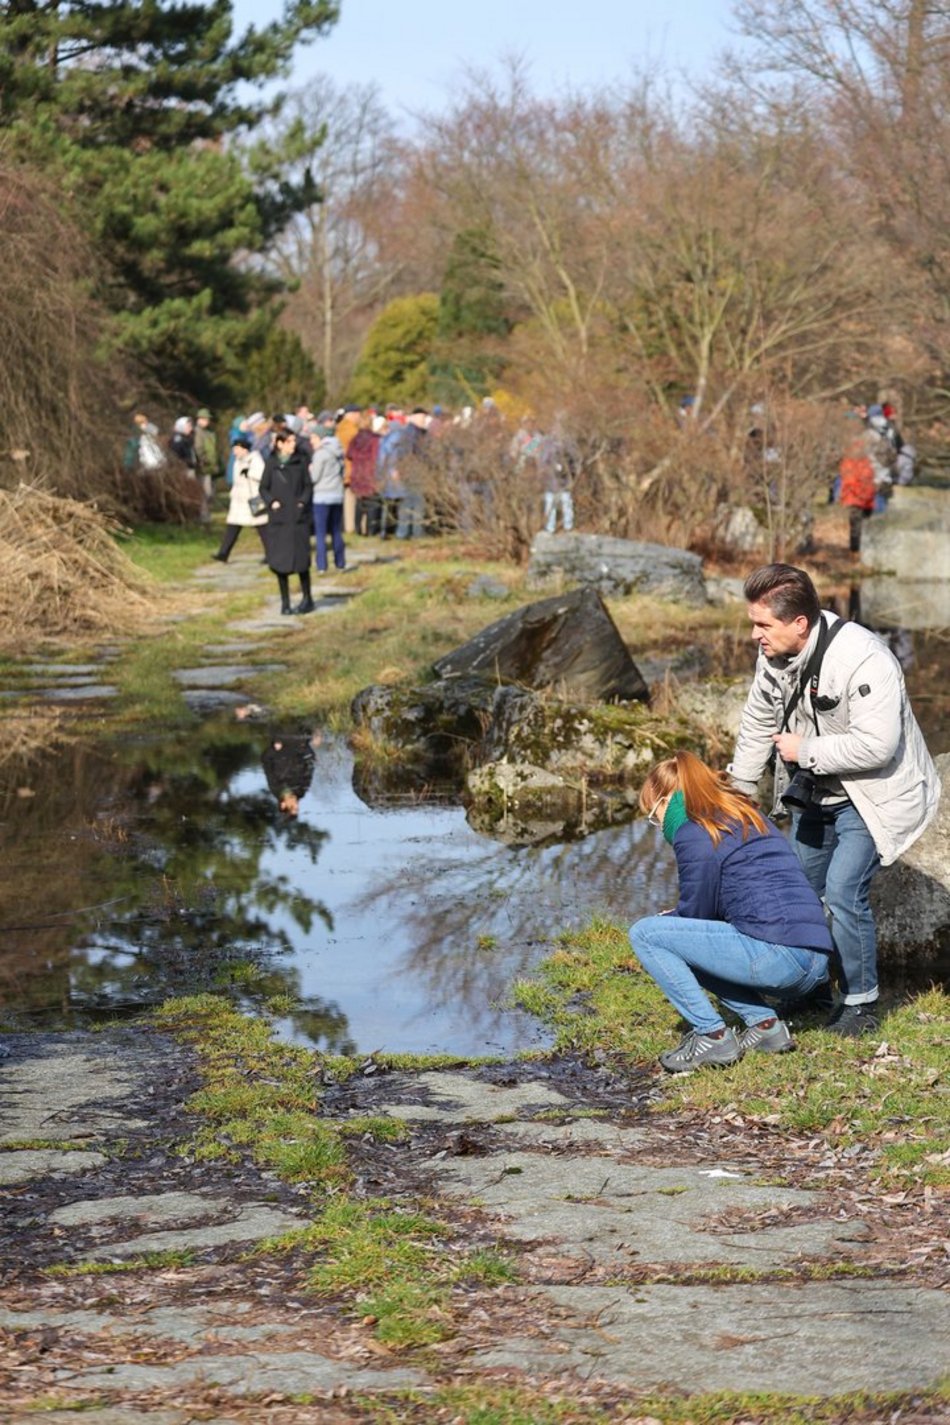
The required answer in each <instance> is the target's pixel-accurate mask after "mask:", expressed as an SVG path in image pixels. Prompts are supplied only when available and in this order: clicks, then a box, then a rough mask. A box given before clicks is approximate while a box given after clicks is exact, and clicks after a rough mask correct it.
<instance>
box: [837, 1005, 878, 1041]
mask: <svg viewBox="0 0 950 1425" xmlns="http://www.w3.org/2000/svg"><path fill="white" fill-rule="evenodd" d="M875 1003H876V1002H875V1001H872V1003H871V1004H839V1005H838V1008H837V1009H836V1010H835V1012H834V1014H833V1015H832V1016H831V1018H830V1019H829V1020H828V1023H827V1024H826V1025H825V1028H826V1029H827V1030H828V1033H829V1034H838V1035H840V1036H841V1038H842V1039H859V1038H860V1037H861V1035H862V1034H874V1033H876V1031H877V1030H878V1029H879V1028H880V1021H879V1020H878V1017H877V1015H876V1014H875V1013H874V1009H875Z"/></svg>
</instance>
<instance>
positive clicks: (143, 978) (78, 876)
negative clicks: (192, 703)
mask: <svg viewBox="0 0 950 1425" xmlns="http://www.w3.org/2000/svg"><path fill="white" fill-rule="evenodd" d="M267 743H268V733H267V731H266V730H262V729H260V728H249V727H247V726H246V725H238V724H233V723H230V722H229V721H226V720H222V721H221V722H220V723H217V724H213V725H209V724H206V725H205V726H204V727H202V728H200V729H196V730H195V731H194V732H193V733H191V734H189V735H186V734H179V735H176V736H171V737H169V738H167V739H164V740H162V741H156V742H154V743H148V744H142V743H141V742H140V743H137V744H136V743H132V742H126V743H118V742H117V743H115V744H114V745H113V746H111V747H103V746H102V745H101V744H100V745H99V746H98V747H95V746H74V747H71V748H69V749H67V750H66V751H63V752H60V753H56V754H51V755H50V756H49V757H48V758H47V759H46V761H45V762H44V763H43V764H41V766H40V767H39V769H37V768H31V769H26V770H24V769H19V770H14V771H13V774H12V776H11V777H10V778H9V779H8V780H7V782H6V784H5V786H2V787H0V851H2V853H3V855H4V861H5V866H6V867H7V868H8V874H7V875H6V876H5V877H4V879H3V883H2V885H0V927H2V928H3V929H2V930H0V996H2V1000H3V1006H4V1007H3V1010H2V1015H3V1016H4V1018H5V1020H6V1021H7V1022H13V1023H27V1022H33V1023H41V1024H45V1025H51V1024H63V1023H66V1024H68V1023H77V1022H82V1021H83V1020H84V1019H85V1018H88V1017H93V1018H94V1017H95V1016H96V1015H102V1014H112V1013H116V1012H120V1013H121V1012H132V1011H134V1010H135V1009H138V1008H141V1007H142V1006H144V1005H148V1004H152V1003H155V1002H156V1001H158V1000H161V999H162V998H164V997H165V996H167V995H169V994H181V993H191V992H194V991H196V990H204V989H215V990H219V991H221V992H226V993H228V994H231V995H232V996H233V997H234V998H235V999H236V1000H237V1002H238V1003H240V1004H242V1005H243V1006H244V1007H245V1008H247V1009H248V1010H249V1011H253V1010H254V1009H255V1008H256V1007H259V1006H261V1005H263V1004H264V1003H265V1002H266V1001H269V1000H272V999H273V998H274V997H275V996H280V997H281V999H282V1001H283V1003H284V1004H292V1005H293V1008H292V1009H286V1010H285V1009H281V1010H280V1013H282V1014H283V1013H286V1014H287V1018H286V1020H285V1021H284V1022H283V1023H282V1025H281V1031H282V1033H284V1034H285V1035H286V1036H287V1037H291V1038H296V1039H298V1040H303V1041H305V1042H309V1043H312V1044H316V1045H318V1046H319V1047H321V1048H325V1049H328V1050H331V1051H334V1052H336V1051H342V1052H351V1051H355V1050H356V1049H357V1048H359V1050H360V1051H366V1050H369V1049H372V1048H376V1047H386V1048H389V1049H435V1048H444V1049H446V1050H447V1051H450V1052H478V1051H479V1048H480V1047H483V1046H485V1044H486V1041H488V1040H489V1038H490V1042H491V1045H492V1047H493V1048H497V1047H501V1048H503V1049H505V1050H510V1049H511V1048H513V1047H517V1045H518V1043H519V1042H520V1043H523V1042H525V1041H526V1039H527V1037H528V1036H527V1034H526V1030H525V1026H524V1023H523V1022H521V1021H519V1019H518V1017H517V1016H511V1015H506V1014H505V1012H504V1011H503V1010H502V1009H501V1008H499V1005H500V1003H501V1002H503V1001H504V999H505V996H506V993H507V990H508V987H509V985H510V983H511V982H512V980H513V979H515V978H516V977H517V976H518V975H520V974H523V973H525V972H527V971H529V970H530V969H531V968H532V966H533V965H534V964H535V963H536V961H537V960H538V959H539V958H540V956H541V955H542V954H543V952H544V948H545V947H546V946H547V945H548V944H549V943H550V941H551V940H552V938H553V937H554V936H555V935H556V934H557V933H558V932H559V931H560V930H563V929H568V928H571V927H573V926H578V925H581V924H583V923H584V922H585V921H586V920H588V919H589V918H590V916H591V915H592V914H596V913H603V914H607V915H610V916H611V917H613V918H616V919H619V920H621V921H630V920H633V919H634V918H635V917H636V916H639V915H642V914H643V913H645V912H646V911H649V910H651V909H660V908H661V907H662V906H663V905H665V904H668V903H669V897H670V894H671V883H672V880H673V867H672V858H671V857H670V856H669V853H668V851H667V849H666V848H665V847H664V846H663V844H662V842H661V841H660V840H659V839H658V838H657V837H656V834H655V833H654V832H653V831H652V829H650V828H647V827H646V826H645V824H644V823H643V822H642V821H637V822H634V823H632V824H630V825H625V826H620V827H614V828H612V829H609V830H605V831H601V832H598V833H596V834H594V835H592V836H590V837H588V838H586V839H582V840H577V841H573V842H570V843H566V844H556V845H545V846H534V847H522V848H519V849H515V848H513V847H510V846H506V845H503V844H500V843H498V842H495V841H491V840H488V839H487V838H485V837H483V836H479V835H478V834H477V833H476V832H475V831H473V830H472V829H471V828H469V827H468V826H467V825H466V824H465V818H464V813H463V812H462V810H461V808H459V807H454V808H447V807H446V805H445V789H440V792H439V797H438V801H439V803H440V805H437V806H435V807H433V808H426V807H421V808H420V807H419V806H418V805H412V804H411V803H410V805H406V804H405V803H402V804H401V805H400V807H399V809H398V810H395V811H393V810H389V811H376V810H369V809H368V808H367V807H366V805H365V804H364V803H363V802H362V801H361V800H359V798H358V797H357V796H356V795H355V793H354V790H353V785H352V781H353V765H352V758H351V756H350V753H349V752H348V750H347V749H346V748H345V747H344V746H343V745H342V744H334V743H332V742H329V743H328V744H326V745H324V746H323V747H321V749H320V751H319V754H318V758H317V771H316V776H315V781H314V786H313V788H312V790H311V791H310V793H309V794H308V795H307V796H306V797H304V798H303V799H302V801H301V807H300V815H299V816H298V817H296V818H292V817H287V816H284V815H282V814H281V812H280V811H279V809H278V806H277V801H276V799H275V797H274V796H273V795H272V793H271V792H270V791H269V790H268V789H267V786H266V781H265V776H264V772H263V769H262V766H261V754H262V752H263V750H264V748H265V747H266V746H267ZM27 782H28V785H29V790H30V792H31V793H32V795H30V796H27V797H22V796H19V795H18V794H17V788H18V787H21V788H22V787H23V786H24V785H26V784H27ZM422 795H423V796H424V795H425V793H424V792H423V793H422ZM318 875H319V891H317V890H315V887H316V885H317V876H318ZM0 1023H2V1021H0ZM532 1032H534V1026H532Z"/></svg>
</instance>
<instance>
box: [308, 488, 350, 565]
mask: <svg viewBox="0 0 950 1425" xmlns="http://www.w3.org/2000/svg"><path fill="white" fill-rule="evenodd" d="M313 535H314V543H315V544H316V546H317V568H318V569H319V570H320V573H321V574H325V573H326V572H327V535H329V536H330V539H331V541H332V543H333V562H334V564H335V565H336V567H337V568H338V569H345V568H346V549H345V547H344V544H343V506H342V504H340V505H318V504H314V506H313Z"/></svg>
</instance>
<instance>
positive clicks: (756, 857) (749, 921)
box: [630, 752, 832, 1074]
mask: <svg viewBox="0 0 950 1425" xmlns="http://www.w3.org/2000/svg"><path fill="white" fill-rule="evenodd" d="M640 808H641V810H642V811H643V812H645V813H646V815H647V816H648V818H649V820H650V821H651V822H653V824H654V825H656V826H658V827H661V828H662V831H663V836H664V839H665V840H666V841H668V842H669V843H670V845H671V846H672V847H673V851H674V853H675V855H676V866H677V871H678V873H679V902H678V904H677V906H676V909H675V910H674V911H670V912H667V913H666V914H664V915H652V916H648V917H647V918H646V919H644V920H638V921H637V922H636V924H635V925H632V926H631V927H630V943H631V945H632V946H633V949H634V951H635V953H636V955H637V958H638V959H639V961H640V964H641V965H642V966H643V968H644V970H646V972H647V974H648V975H650V976H651V977H652V978H653V979H654V980H655V981H656V983H657V984H658V985H659V987H660V989H661V990H662V991H663V993H664V994H665V995H666V997H667V999H668V1000H669V1001H670V1003H671V1004H672V1005H673V1007H674V1008H675V1009H677V1010H679V1012H680V1014H681V1015H682V1016H683V1018H684V1019H685V1020H686V1021H687V1022H688V1023H689V1024H690V1025H691V1028H690V1032H689V1033H688V1034H687V1035H686V1037H685V1038H684V1039H683V1041H682V1043H681V1044H679V1045H678V1046H677V1047H676V1048H675V1049H669V1050H667V1052H666V1053H664V1054H661V1055H660V1063H661V1064H662V1065H663V1067H664V1069H667V1070H668V1071H669V1072H670V1073H674V1074H676V1073H686V1072H688V1071H690V1070H691V1069H698V1068H701V1067H702V1066H703V1065H705V1064H709V1065H716V1066H720V1067H721V1066H723V1065H726V1064H733V1063H735V1061H736V1060H737V1059H741V1058H742V1055H743V1054H744V1053H746V1052H747V1051H749V1050H752V1049H758V1050H762V1051H765V1052H767V1053H782V1052H784V1051H785V1050H787V1049H792V1048H794V1044H793V1042H792V1037H791V1035H790V1033H789V1030H788V1026H787V1025H786V1024H784V1023H783V1022H782V1020H781V1019H778V1018H777V1017H776V1016H775V1012H774V1010H772V1009H771V1008H770V1007H769V1005H768V1003H767V1002H766V1000H765V999H764V998H763V996H764V995H773V996H779V997H788V998H791V997H793V996H798V995H806V994H808V993H809V991H811V990H812V989H814V987H815V986H816V985H818V984H820V983H821V982H822V981H823V980H826V979H827V978H828V962H829V956H830V954H831V949H832V943H831V936H830V934H829V932H828V927H827V925H826V924H825V917H824V914H823V912H822V908H821V902H820V901H819V899H818V897H817V895H816V894H815V892H814V891H813V890H812V888H811V886H810V885H809V884H808V882H807V881H806V879H805V874H804V872H803V871H802V868H801V866H800V865H799V862H798V858H797V857H796V855H795V853H794V851H793V850H792V848H791V846H790V845H789V844H788V842H787V841H786V839H785V837H784V836H783V835H782V833H781V832H780V831H779V829H778V828H777V827H776V826H775V825H773V823H772V822H770V821H769V820H768V819H767V818H766V817H764V816H763V815H762V813H761V812H760V811H759V810H758V809H757V808H756V807H755V805H754V804H753V803H752V802H751V801H750V800H749V798H748V797H746V796H744V795H743V794H742V793H741V792H737V791H736V790H735V789H734V788H733V787H732V786H731V784H730V783H729V781H728V779H727V778H726V777H725V775H723V774H720V773H717V772H713V771H712V770H711V769H710V768H709V767H707V766H706V765H705V763H703V762H701V761H700V760H699V758H698V757H694V756H693V754H692V753H691V752H677V754H676V756H675V757H671V758H670V759H669V760H668V761H666V762H660V763H659V764H658V765H657V766H656V767H654V769H653V771H652V772H651V773H650V775H649V777H648V778H647V780H646V782H645V783H644V785H643V790H642V791H641V793H640ZM710 994H713V995H715V996H716V998H717V999H718V1000H719V1001H720V1003H721V1004H723V1005H724V1006H725V1007H726V1008H727V1009H728V1010H730V1011H731V1012H732V1013H733V1014H734V1015H736V1016H737V1017H738V1018H739V1019H740V1020H741V1021H742V1024H743V1026H744V1027H743V1028H742V1029H741V1031H740V1032H739V1033H738V1034H736V1032H735V1030H733V1029H732V1028H727V1026H726V1023H725V1021H724V1020H723V1018H722V1016H721V1014H720V1013H719V1010H718V1009H717V1008H716V1007H715V1006H714V1004H713V1002H712V1001H711V1000H710V998H709V995H710Z"/></svg>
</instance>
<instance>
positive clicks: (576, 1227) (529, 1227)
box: [433, 1151, 865, 1271]
mask: <svg viewBox="0 0 950 1425" xmlns="http://www.w3.org/2000/svg"><path fill="white" fill-rule="evenodd" d="M433 1166H434V1167H436V1169H437V1170H438V1172H439V1174H440V1177H441V1179H442V1183H443V1187H444V1188H446V1189H447V1190H448V1191H450V1192H454V1193H455V1194H456V1195H458V1196H461V1197H465V1198H470V1197H475V1198H478V1199H479V1201H480V1202H481V1203H482V1205H483V1207H484V1208H485V1209H487V1210H488V1211H489V1212H494V1213H498V1214H501V1215H503V1216H504V1218H505V1227H504V1231H505V1234H506V1235H507V1236H509V1237H514V1238H515V1239H517V1240H518V1241H528V1242H530V1241H545V1240H548V1239H552V1238H556V1239H557V1240H558V1250H559V1252H560V1253H561V1255H564V1256H571V1255H576V1256H578V1257H580V1258H582V1259H584V1260H586V1261H596V1262H603V1263H608V1264H609V1263H615V1264H616V1265H618V1266H620V1265H623V1264H625V1263H626V1264H627V1265H630V1264H631V1263H636V1264H638V1265H639V1264H642V1263H670V1262H675V1263H679V1264H683V1263H710V1262H716V1263H722V1262H726V1263H733V1264H737V1265H743V1266H754V1267H755V1268H756V1269H757V1270H763V1271H764V1270H767V1269H768V1268H771V1267H775V1266H784V1265H787V1264H788V1263H789V1262H790V1261H794V1260H796V1259H798V1258H801V1257H812V1256H822V1255H825V1254H827V1253H829V1252H836V1251H841V1250H843V1249H844V1248H845V1247H846V1246H847V1248H848V1249H849V1250H851V1251H852V1252H853V1250H854V1249H855V1247H856V1246H859V1242H860V1239H861V1238H862V1237H863V1236H864V1235H865V1229H864V1228H863V1226H862V1225H861V1224H855V1223H853V1222H852V1223H847V1224H841V1223H839V1222H835V1221H834V1220H829V1219H827V1218H826V1217H825V1216H823V1215H820V1213H821V1207H822V1202H823V1200H822V1198H821V1197H820V1196H819V1195H818V1194H814V1193H809V1192H802V1191H798V1190H796V1189H793V1188H775V1187H760V1186H758V1185H756V1184H755V1183H753V1182H751V1181H750V1180H749V1179H748V1178H746V1176H745V1175H744V1174H742V1173H741V1172H737V1171H736V1170H734V1169H725V1170H724V1169H723V1168H722V1165H719V1164H710V1165H709V1167H708V1168H706V1169H703V1168H699V1167H696V1166H693V1165H690V1166H688V1167H682V1168H657V1167H650V1166H645V1165H641V1164H637V1163H620V1162H617V1161H616V1160H615V1159H612V1158H605V1157H603V1156H602V1155H599V1154H590V1155H587V1156H585V1157H583V1158H579V1157H577V1156H575V1157H571V1158H569V1157H559V1156H553V1155H551V1154H544V1153H530V1152H521V1151H515V1152H512V1153H502V1154H498V1153H492V1154H487V1155H485V1156H483V1157H470V1158H469V1157H466V1158H461V1157H453V1158H445V1159H440V1160H438V1161H434V1162H433ZM710 1173H723V1175H722V1176H709V1175H708V1174H710ZM704 1174H705V1175H704ZM799 1207H805V1208H807V1207H814V1208H815V1217H814V1219H813V1220H811V1221H804V1222H798V1221H796V1223H795V1224H794V1225H790V1226H782V1225H781V1222H780V1221H779V1223H778V1225H775V1224H774V1222H773V1221H771V1220H770V1223H769V1225H768V1226H767V1227H763V1228H761V1229H760V1230H757V1231H752V1230H748V1231H743V1230H741V1229H739V1230H735V1231H731V1232H728V1233H726V1232H719V1231H716V1232H712V1231H710V1230H709V1227H710V1223H711V1220H712V1219H715V1218H717V1217H718V1216H719V1215H720V1214H721V1213H723V1212H725V1211H726V1210H727V1209H729V1210H732V1211H735V1210H736V1209H740V1210H744V1211H750V1212H760V1211H763V1210H766V1209H768V1210H769V1211H770V1212H775V1211H776V1210H778V1211H779V1212H781V1211H782V1210H784V1209H790V1208H799Z"/></svg>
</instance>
